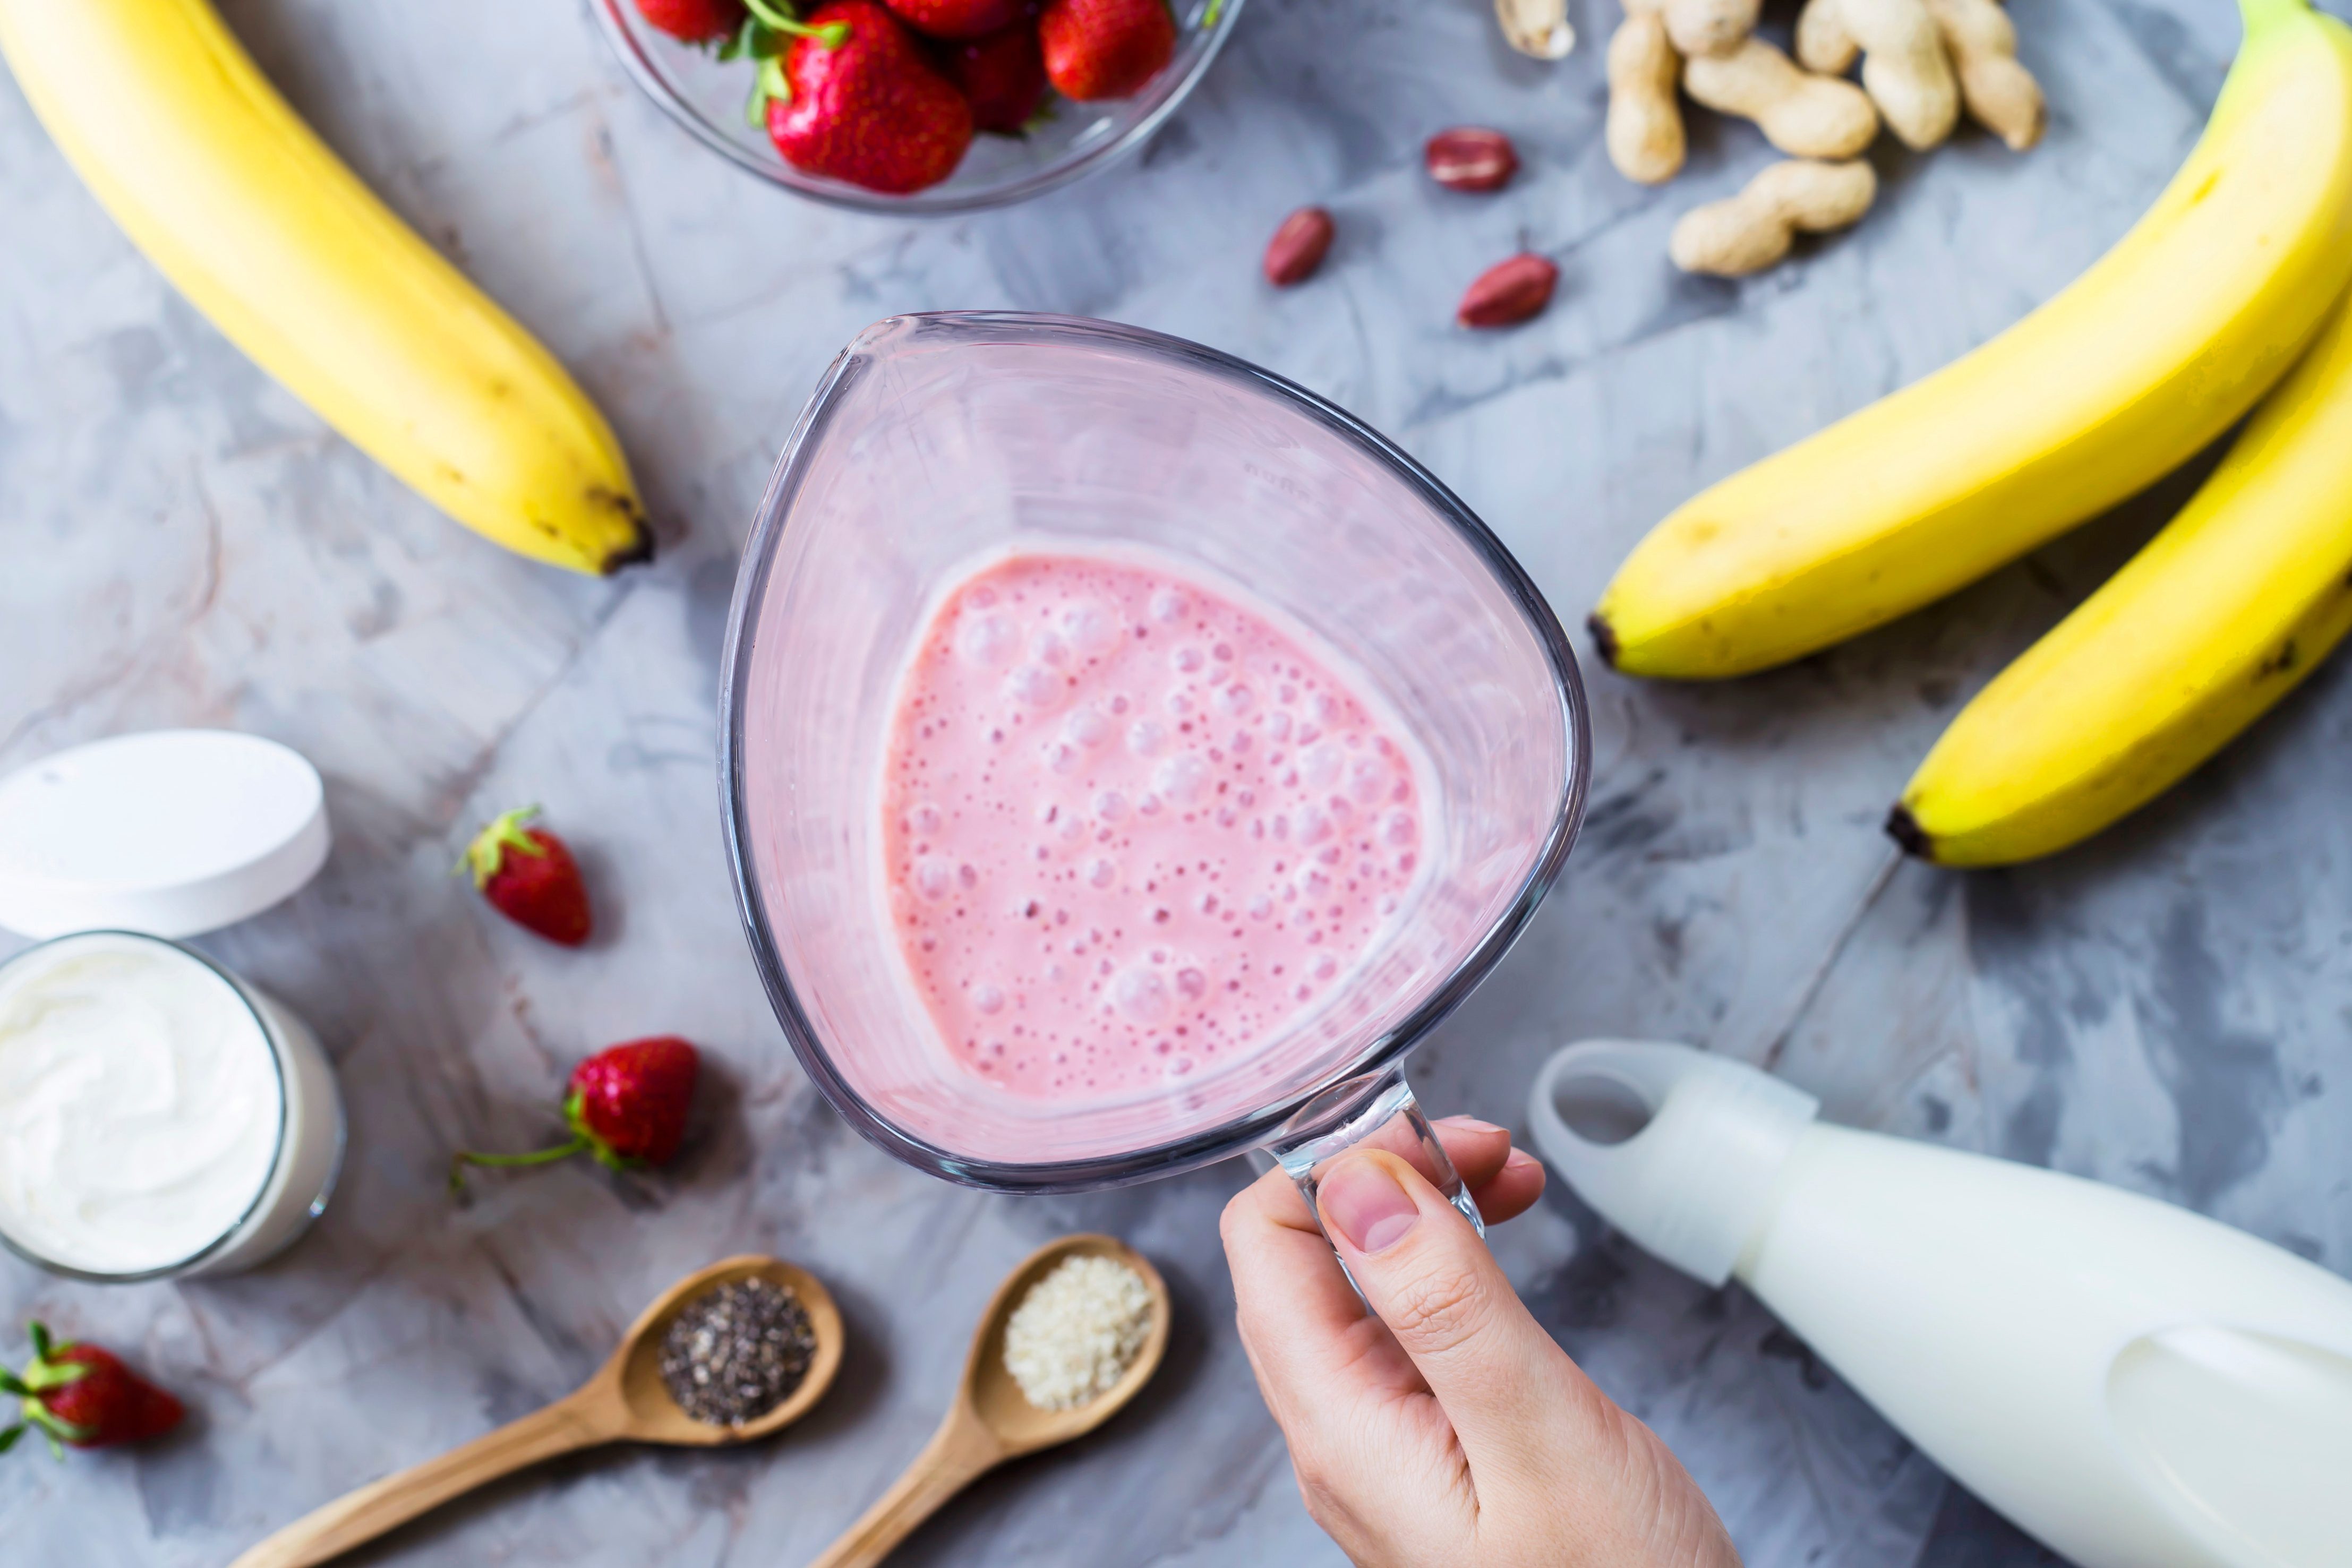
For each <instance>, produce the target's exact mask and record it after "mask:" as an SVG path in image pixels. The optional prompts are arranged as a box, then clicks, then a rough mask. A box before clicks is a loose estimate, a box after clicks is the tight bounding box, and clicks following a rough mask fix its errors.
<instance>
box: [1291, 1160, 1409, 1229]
mask: <svg viewBox="0 0 2352 1568" xmlns="http://www.w3.org/2000/svg"><path fill="white" fill-rule="evenodd" d="M1315 1196H1316V1197H1317V1199H1318V1200H1319V1202H1320V1203H1321V1205H1322V1208H1323V1218H1326V1219H1328V1221H1330V1222H1331V1223H1332V1224H1333V1225H1335V1226H1337V1227H1338V1228H1339V1234H1340V1235H1341V1237H1343V1238H1344V1239H1346V1240H1347V1242H1348V1244H1349V1246H1351V1247H1353V1248H1355V1249H1356V1250H1357V1251H1359V1252H1380V1251H1383V1250H1385V1249H1388V1248H1390V1247H1392V1246H1394V1245H1395V1244H1396V1243H1397V1242H1398V1241H1399V1240H1401V1239H1402V1238H1403V1236H1404V1233H1405V1232H1406V1231H1408V1230H1411V1229H1412V1228H1413V1227H1414V1226H1415V1225H1417V1224H1419V1223H1420V1222H1421V1209H1420V1208H1419V1207H1417V1206H1416V1205H1415V1204H1414V1203H1413V1201H1412V1195H1411V1194H1410V1193H1408V1192H1406V1191H1405V1190H1404V1188H1403V1187H1402V1186H1398V1185H1397V1179H1396V1177H1394V1176H1391V1175H1389V1173H1388V1167H1387V1166H1383V1165H1381V1162H1380V1161H1378V1160H1374V1159H1365V1158H1357V1159H1351V1160H1344V1161H1342V1162H1341V1163H1340V1164H1339V1166H1338V1168H1336V1169H1335V1170H1333V1171H1332V1172H1331V1174H1330V1175H1329V1176H1325V1177H1324V1178H1323V1181H1322V1185H1320V1186H1318V1187H1317V1188H1316V1189H1315Z"/></svg>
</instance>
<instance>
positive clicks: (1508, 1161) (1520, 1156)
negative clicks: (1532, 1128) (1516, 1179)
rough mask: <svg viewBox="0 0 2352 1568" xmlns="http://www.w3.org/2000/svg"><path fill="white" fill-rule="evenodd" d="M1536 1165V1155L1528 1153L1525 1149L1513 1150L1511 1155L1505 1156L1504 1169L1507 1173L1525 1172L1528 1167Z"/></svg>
mask: <svg viewBox="0 0 2352 1568" xmlns="http://www.w3.org/2000/svg"><path fill="white" fill-rule="evenodd" d="M1535 1163H1536V1157H1535V1155H1531V1154H1529V1153H1528V1152H1527V1150H1525V1149H1513V1150H1512V1151H1511V1152H1510V1153H1509V1154H1507V1155H1504V1156H1503V1168H1504V1169H1505V1170H1523V1169H1525V1168H1526V1167H1527V1166H1531V1165H1534V1164H1535Z"/></svg>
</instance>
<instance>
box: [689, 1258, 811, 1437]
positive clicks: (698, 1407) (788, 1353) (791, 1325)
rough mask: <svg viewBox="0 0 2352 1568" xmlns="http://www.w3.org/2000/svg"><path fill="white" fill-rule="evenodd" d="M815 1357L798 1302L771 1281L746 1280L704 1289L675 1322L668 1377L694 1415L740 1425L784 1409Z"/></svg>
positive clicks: (721, 1424)
mask: <svg viewBox="0 0 2352 1568" xmlns="http://www.w3.org/2000/svg"><path fill="white" fill-rule="evenodd" d="M814 1354H816V1333H815V1331H814V1329H812V1328H811V1327H810V1326H809V1315H808V1310H807V1309H806V1308H804V1307H803V1306H802V1305H801V1302H800V1298H799V1297H797V1296H795V1295H793V1293H792V1291H788V1290H786V1289H784V1288H783V1287H782V1286H781V1285H777V1284H773V1283H771V1282H770V1281H766V1280H760V1279H751V1280H740V1281H736V1282H735V1283H733V1284H730V1285H720V1286H719V1287H717V1288H716V1289H713V1290H709V1291H704V1292H703V1293H702V1294H700V1295H698V1296H697V1297H695V1298H694V1300H692V1301H688V1303H687V1304H686V1305H685V1307H684V1308H683V1309H681V1310H680V1311H679V1312H678V1314H677V1317H676V1318H674V1319H673V1320H671V1322H670V1325H669V1331H668V1332H667V1333H665V1334H663V1335H662V1347H661V1376H662V1382H663V1384H664V1385H667V1387H668V1389H669V1393H670V1397H671V1398H673V1399H675V1400H677V1403H678V1408H680V1409H682V1410H684V1411H685V1412H686V1413H687V1414H688V1416H693V1417H694V1418H695V1419H696V1420H698V1421H703V1422H708V1423H709V1425H711V1426H714V1427H740V1426H741V1425H743V1424H744V1423H745V1422H747V1421H756V1420H758V1419H759V1418H760V1417H761V1416H764V1415H766V1414H767V1413H768V1412H769V1411H771V1410H773V1409H774V1408H775V1407H776V1406H779V1405H781V1404H782V1403H783V1402H784V1400H785V1399H786V1398H787V1397H788V1396H790V1395H791V1394H792V1391H793V1389H795V1388H798V1387H799V1386H800V1385H801V1379H802V1378H803V1377H805V1376H807V1375H808V1369H809V1359H810V1357H811V1356H813V1355H814Z"/></svg>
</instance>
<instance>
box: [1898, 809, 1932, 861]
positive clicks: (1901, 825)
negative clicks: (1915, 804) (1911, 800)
mask: <svg viewBox="0 0 2352 1568" xmlns="http://www.w3.org/2000/svg"><path fill="white" fill-rule="evenodd" d="M1886 836H1887V837H1888V838H1890V839H1893V840H1894V841H1895V842H1896V843H1898V844H1900V845H1901V846H1903V852H1904V853H1905V854H1906V855H1911V856H1915V857H1916V858H1917V859H1919V860H1923V861H1932V860H1934V859H1935V858H1936V841H1935V840H1933V839H1931V838H1929V837H1928V836H1927V829H1925V828H1923V827H1921V826H1920V825H1919V819H1918V818H1916V817H1915V816H1913V815H1912V814H1911V808H1910V807H1908V806H1904V805H1899V804H1898V805H1897V806H1896V807H1895V810H1892V811H1889V812H1887V813H1886Z"/></svg>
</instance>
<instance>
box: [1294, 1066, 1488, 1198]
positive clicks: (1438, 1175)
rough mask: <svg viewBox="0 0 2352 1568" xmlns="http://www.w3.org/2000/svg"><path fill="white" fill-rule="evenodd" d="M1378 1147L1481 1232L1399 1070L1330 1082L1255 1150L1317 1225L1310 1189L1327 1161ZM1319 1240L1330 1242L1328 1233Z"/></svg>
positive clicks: (1448, 1161)
mask: <svg viewBox="0 0 2352 1568" xmlns="http://www.w3.org/2000/svg"><path fill="white" fill-rule="evenodd" d="M1350 1149H1384V1150H1386V1151H1387V1152H1388V1153H1390V1154H1392V1155H1396V1156H1397V1157H1398V1158H1399V1159H1402V1160H1403V1161H1404V1162H1405V1163H1406V1164H1407V1165H1410V1166H1412V1167H1413V1169H1415V1170H1417V1171H1419V1172H1420V1173H1421V1174H1422V1175H1423V1176H1425V1177H1427V1178H1428V1180H1429V1184H1430V1185H1431V1186H1433V1187H1435V1188H1436V1189H1437V1190H1438V1191H1439V1192H1441V1193H1444V1195H1445V1198H1446V1201H1448V1202H1449V1203H1451V1204H1453V1205H1454V1207H1456V1208H1458V1209H1460V1210H1461V1211H1462V1217H1463V1218H1465V1219H1467V1220H1468V1221H1469V1222H1470V1228H1472V1229H1474V1230H1475V1231H1476V1232H1477V1233H1478V1234H1479V1235H1481V1236H1484V1235H1486V1219H1485V1218H1484V1217H1483V1216H1481V1215H1480V1214H1479V1212H1478V1205H1477V1204H1476V1203H1475V1202H1474V1201H1473V1200H1472V1198H1471V1197H1470V1189H1469V1188H1467V1187H1465V1186H1463V1185H1462V1176H1461V1174H1460V1173H1459V1172H1457V1171H1456V1170H1455V1169H1454V1162H1453V1160H1451V1159H1449V1158H1448V1157H1447V1156H1446V1153H1445V1145H1443V1144H1441V1143H1439V1142H1438V1141H1437V1134H1436V1132H1435V1130H1434V1129H1433V1128H1432V1127H1431V1126H1430V1124H1429V1118H1428V1117H1427V1116H1425V1115H1423V1114H1422V1110H1421V1103H1420V1102H1419V1101H1417V1100H1415V1099H1414V1098H1413V1097H1412V1089H1410V1088H1408V1087H1407V1086H1406V1084H1405V1081H1404V1071H1403V1069H1402V1068H1399V1067H1388V1068H1383V1069H1381V1070H1379V1071H1373V1072H1367V1073H1364V1074H1362V1075H1360V1076H1359V1077H1355V1078H1350V1079H1348V1080H1346V1081H1344V1082H1339V1083H1335V1084H1333V1085H1332V1086H1331V1087H1330V1088H1328V1089H1326V1090H1325V1091H1323V1092H1321V1093H1320V1094H1318V1095H1316V1096H1315V1098H1313V1099H1312V1100H1309V1101H1308V1102H1307V1103H1306V1104H1304V1105H1302V1106H1300V1107H1299V1108H1298V1111H1297V1113H1296V1114H1295V1115H1293V1116H1292V1117H1291V1118H1290V1120H1288V1121H1287V1122H1285V1123H1284V1124H1282V1126H1281V1128H1280V1130H1278V1131H1277V1132H1276V1134H1275V1135H1274V1137H1273V1138H1272V1139H1271V1140H1270V1141H1269V1142H1268V1143H1267V1144H1266V1145H1265V1147H1264V1148H1263V1149H1261V1150H1259V1151H1257V1155H1258V1156H1259V1157H1260V1158H1262V1159H1264V1160H1265V1161H1268V1162H1270V1163H1272V1164H1275V1165H1278V1166H1281V1167H1282V1168H1283V1171H1284V1172H1285V1174H1286V1175H1287V1176H1289V1177H1290V1179H1291V1180H1292V1182H1294V1183H1296V1184H1297V1187H1298V1196H1299V1197H1303V1198H1305V1199H1306V1200H1307V1212H1308V1213H1309V1214H1312V1215H1314V1216H1315V1223H1316V1224H1317V1225H1318V1227H1319V1226H1320V1225H1321V1224H1322V1223H1323V1215H1322V1211H1321V1210H1320V1209H1318V1207H1316V1206H1315V1189H1316V1187H1317V1186H1318V1184H1319V1183H1320V1182H1321V1181H1322V1178H1323V1173H1324V1172H1325V1171H1327V1170H1328V1169H1329V1168H1330V1166H1331V1162H1333V1161H1334V1160H1336V1159H1338V1158H1339V1156H1340V1155H1344V1154H1346V1153H1347V1152H1348V1151H1349V1150H1350ZM1324 1239H1326V1240H1328V1239H1330V1238H1329V1236H1328V1234H1327V1235H1326V1236H1325V1238H1324Z"/></svg>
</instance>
